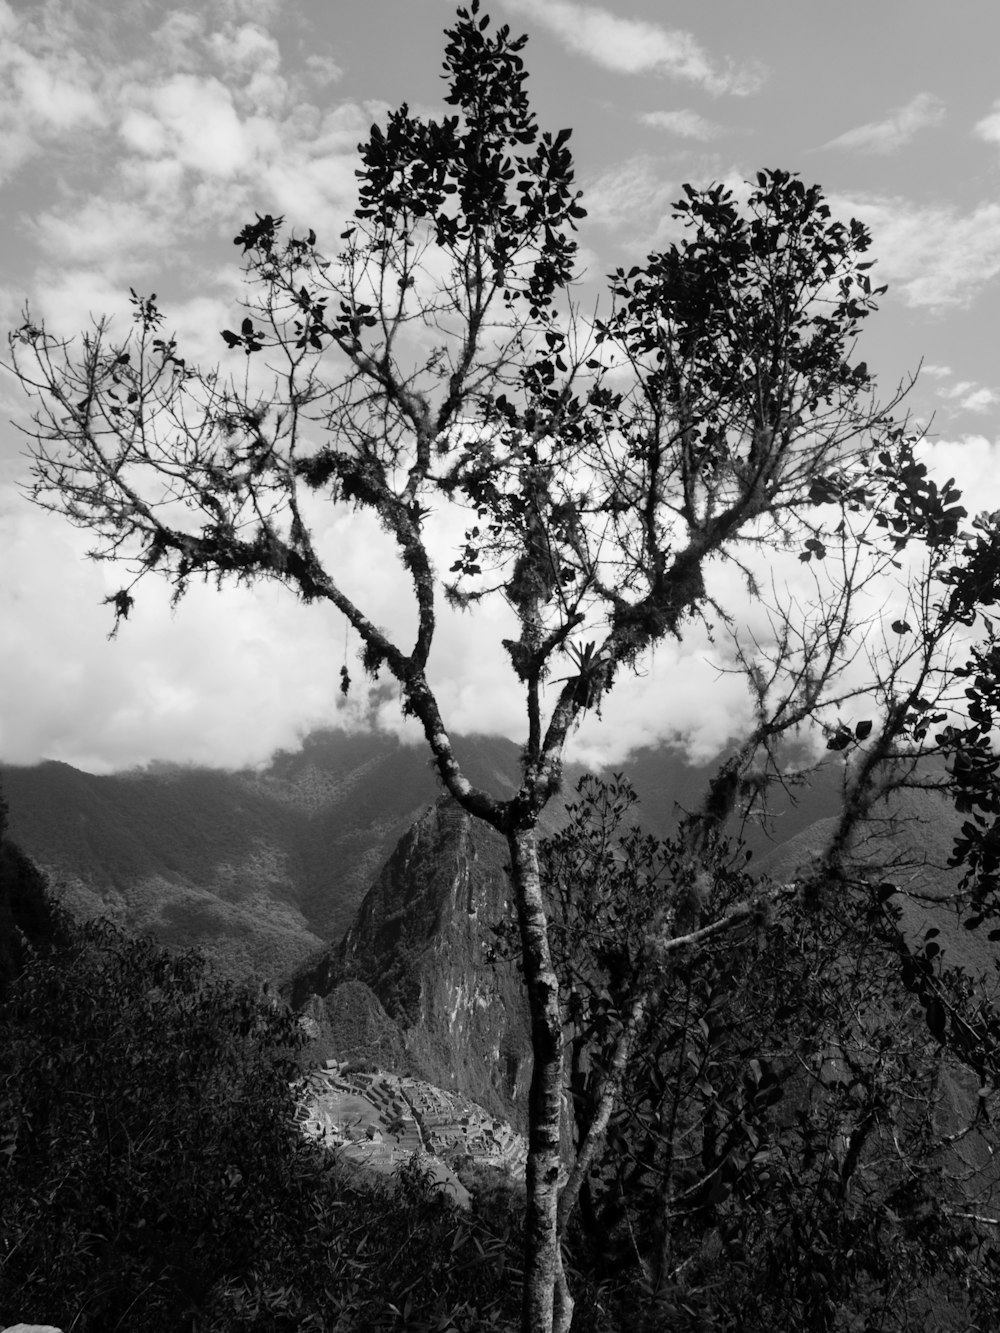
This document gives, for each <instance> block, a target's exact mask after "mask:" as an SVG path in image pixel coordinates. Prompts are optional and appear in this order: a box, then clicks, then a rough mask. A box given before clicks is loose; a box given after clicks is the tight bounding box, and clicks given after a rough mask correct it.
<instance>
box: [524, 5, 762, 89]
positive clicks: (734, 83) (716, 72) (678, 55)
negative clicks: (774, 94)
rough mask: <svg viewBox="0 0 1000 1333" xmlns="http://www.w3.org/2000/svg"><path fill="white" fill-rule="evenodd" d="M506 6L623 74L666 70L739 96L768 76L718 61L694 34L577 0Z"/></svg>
mask: <svg viewBox="0 0 1000 1333" xmlns="http://www.w3.org/2000/svg"><path fill="white" fill-rule="evenodd" d="M504 5H505V7H506V8H507V9H511V10H514V11H515V12H517V13H519V14H527V15H528V16H529V17H530V18H531V19H532V21H533V22H535V23H537V24H538V26H539V27H542V28H547V29H548V30H549V31H550V32H552V33H554V34H555V36H556V37H558V38H559V39H560V41H562V42H563V43H564V44H565V45H566V46H567V47H568V48H569V49H570V50H571V51H575V52H576V53H577V54H578V55H582V56H586V57H587V58H588V59H590V60H593V61H594V62H595V63H596V64H598V65H603V66H604V67H605V69H610V70H614V71H615V72H616V73H619V74H647V73H648V74H663V75H666V76H668V77H671V78H677V79H684V80H686V81H688V82H690V83H697V84H699V85H700V86H701V87H702V88H705V89H706V90H707V91H708V92H711V93H731V94H733V95H735V96H743V95H746V94H748V93H754V92H756V91H757V90H758V88H759V87H760V86H761V84H762V83H763V81H764V74H763V70H762V69H761V68H760V67H758V66H744V67H743V68H741V69H740V68H736V67H735V66H733V65H732V64H731V63H728V64H727V63H725V62H723V63H722V64H721V65H720V63H719V62H717V61H715V60H713V58H712V57H711V56H710V55H709V53H708V52H707V51H705V49H704V48H703V47H702V46H701V45H700V43H699V42H698V41H697V40H696V39H695V38H694V37H693V36H692V35H691V33H689V32H683V31H681V30H679V29H671V28H663V27H660V25H659V24H656V23H647V22H645V21H643V20H641V19H628V18H621V17H620V16H619V15H617V14H613V13H612V12H611V11H610V10H607V9H600V8H598V7H597V6H594V5H581V4H577V3H576V0H504Z"/></svg>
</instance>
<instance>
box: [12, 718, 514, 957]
mask: <svg viewBox="0 0 1000 1333" xmlns="http://www.w3.org/2000/svg"><path fill="white" fill-rule="evenodd" d="M456 749H457V751H458V753H459V755H460V756H461V759H462V762H463V764H464V766H465V768H466V771H467V772H468V774H469V776H470V778H471V779H472V781H473V782H475V783H477V784H480V785H483V786H486V787H488V788H489V789H491V790H493V791H495V792H497V793H498V794H504V793H505V792H507V791H510V790H512V789H513V786H514V783H515V781H516V778H517V758H518V750H517V747H516V746H515V745H513V744H512V743H511V742H509V741H505V740H502V739H498V738H484V737H476V736H471V737H464V738H459V739H458V740H457V741H456ZM0 784H2V786H3V789H4V790H5V792H6V794H7V799H8V803H9V806H10V833H11V837H12V838H13V839H14V841H16V842H17V843H18V844H19V846H21V847H22V848H23V849H24V852H25V853H26V854H27V855H28V856H29V857H30V858H31V859H32V860H33V861H34V862H35V863H36V864H37V865H39V866H40V867H41V868H42V869H43V870H44V871H45V872H46V873H47V874H48V875H49V876H50V878H51V879H52V881H53V882H54V883H55V884H56V886H57V888H58V892H59V896H60V897H61V898H62V899H63V901H64V902H65V903H66V905H67V906H68V907H69V908H70V909H71V910H73V911H74V912H76V913H78V914H84V915H93V914H98V913H99V914H104V915H110V916H112V917H113V918H115V919H116V920H118V921H119V922H120V923H121V924H123V925H125V926H127V927H128V928H129V929H132V930H136V931H149V932H151V933H152V934H153V935H154V936H155V937H156V938H157V939H158V940H159V941H160V942H161V943H164V944H171V945H176V946H180V947H188V946H191V945H198V946H200V947H202V948H204V949H205V950H206V952H208V953H209V954H210V955H212V956H213V957H214V959H215V961H216V962H217V963H218V964H219V965H220V966H221V967H222V968H223V969H224V970H225V971H227V972H229V973H230V974H233V975H247V974H256V975H260V976H267V977H272V978H278V977H287V976H288V975H289V974H290V973H291V972H292V971H293V970H294V968H295V967H296V966H298V965H299V964H300V963H301V962H302V961H303V960H304V959H305V958H307V957H308V956H309V955H311V954H313V953H315V952H317V951H318V950H320V949H321V948H323V947H324V946H325V945H326V944H327V943H328V942H329V941H330V940H333V939H338V938H339V937H340V936H341V935H342V934H343V932H344V931H345V930H346V929H347V927H348V925H349V924H350V923H351V920H352V918H353V916H354V912H355V910H356V908H357V906H358V904H359V903H360V901H361V899H362V897H363V895H364V893H365V891H366V890H367V889H368V887H369V886H370V884H371V882H372V880H373V879H374V877H375V876H376V874H377V873H378V871H379V869H380V868H381V866H382V864H383V863H384V861H385V860H386V858H387V857H388V856H389V855H390V853H391V852H392V849H393V847H394V846H395V844H396V842H397V841H398V840H399V838H400V837H401V836H402V835H403V834H404V833H405V832H406V830H407V829H408V828H409V827H410V825H411V824H412V823H413V821H414V820H415V819H416V818H417V816H418V815H419V814H420V812H421V811H422V810H423V809H425V808H426V807H427V806H428V805H429V804H430V803H432V802H433V801H434V800H435V798H436V797H437V795H438V794H439V792H440V786H439V783H438V781H437V778H436V776H435V774H434V773H433V771H432V769H431V766H430V763H429V760H428V758H427V753H426V750H425V749H424V748H422V747H415V746H407V745H403V744H401V743H400V742H399V741H398V740H397V739H396V738H395V737H393V736H390V735H387V734H384V733H371V734H365V735H348V734H346V733H344V732H339V731H320V732H315V733H313V734H312V735H310V736H309V737H307V738H306V740H305V741H304V742H303V745H302V748H301V750H298V751H295V752H281V753H279V754H277V755H275V756H274V758H273V759H272V760H271V762H270V763H269V764H268V765H267V766H266V767H264V768H262V769H258V770H244V771H241V772H226V771H222V770H216V769H206V768H194V767H178V766H172V765H162V764H155V765H151V766H150V767H148V768H144V769H138V770H135V771H132V772H128V773H116V774H110V775H107V776H97V775H94V774H91V773H83V772H80V771H79V770H77V769H74V768H72V767H71V766H70V765H68V764H63V763H57V762H47V763H42V764H38V765H35V766H32V767H15V766H10V765H3V766H0Z"/></svg>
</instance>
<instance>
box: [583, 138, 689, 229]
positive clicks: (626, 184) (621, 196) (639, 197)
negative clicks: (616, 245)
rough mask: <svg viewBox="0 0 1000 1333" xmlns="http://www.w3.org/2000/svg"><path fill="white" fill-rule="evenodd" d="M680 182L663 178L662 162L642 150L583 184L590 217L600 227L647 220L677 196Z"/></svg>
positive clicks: (666, 207) (645, 221)
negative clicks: (641, 152)
mask: <svg viewBox="0 0 1000 1333" xmlns="http://www.w3.org/2000/svg"><path fill="white" fill-rule="evenodd" d="M676 195H677V185H676V184H674V183H667V182H665V181H664V178H663V170H662V163H660V162H659V161H658V160H657V159H655V158H652V157H647V156H645V155H643V154H639V155H637V156H635V157H629V158H626V159H625V160H624V161H623V162H620V163H619V164H618V165H617V166H614V167H612V168H611V169H610V170H608V171H604V172H602V173H601V174H600V175H599V176H597V177H595V178H592V179H591V180H589V181H586V182H585V184H584V192H583V203H584V206H585V207H586V209H587V221H588V223H590V224H596V225H597V226H601V227H609V228H618V227H620V226H622V225H630V224H631V225H634V224H636V223H639V224H642V223H647V222H649V221H650V220H651V219H653V218H657V217H659V216H660V215H661V214H663V213H664V212H665V211H667V210H668V209H669V207H670V203H671V200H673V199H674V198H676Z"/></svg>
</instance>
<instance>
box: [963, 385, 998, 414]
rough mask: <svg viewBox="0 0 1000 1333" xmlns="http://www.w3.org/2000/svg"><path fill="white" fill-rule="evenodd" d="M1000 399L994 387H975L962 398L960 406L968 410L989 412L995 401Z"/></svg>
mask: <svg viewBox="0 0 1000 1333" xmlns="http://www.w3.org/2000/svg"><path fill="white" fill-rule="evenodd" d="M998 401H1000V399H998V397H997V395H996V394H995V393H994V392H993V390H992V389H986V388H979V389H973V390H972V392H971V393H969V394H966V395H965V397H964V398H963V399H962V401H961V404H960V406H962V407H964V408H965V410H966V411H967V412H988V411H989V409H990V408H991V407H992V406H993V405H994V403H996V402H998Z"/></svg>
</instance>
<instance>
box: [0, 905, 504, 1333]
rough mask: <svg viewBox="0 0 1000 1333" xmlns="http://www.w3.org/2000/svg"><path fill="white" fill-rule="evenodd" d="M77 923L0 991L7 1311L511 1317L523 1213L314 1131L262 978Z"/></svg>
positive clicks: (210, 1332)
mask: <svg viewBox="0 0 1000 1333" xmlns="http://www.w3.org/2000/svg"><path fill="white" fill-rule="evenodd" d="M69 933H70V942H69V944H68V945H66V946H65V947H64V948H62V949H57V950H55V951H53V952H51V953H50V954H49V955H48V956H36V957H35V958H34V959H33V960H32V961H31V962H30V963H29V965H28V966H27V967H26V969H25V970H24V972H23V973H22V975H21V976H20V978H19V979H18V980H17V981H16V982H15V983H14V985H13V986H12V988H11V990H10V993H9V994H8V996H7V999H6V1001H5V1003H4V1004H3V1007H2V1009H0V1126H2V1132H0V1194H2V1196H3V1200H4V1206H3V1232H2V1236H0V1324H4V1325H6V1324H7V1323H12V1322H16V1321H17V1320H18V1319H25V1318H28V1317H30V1318H31V1319H34V1320H42V1321H45V1322H51V1323H53V1324H56V1325H58V1326H59V1327H61V1328H64V1329H66V1330H70V1329H72V1330H74V1333H88V1331H89V1330H94V1331H97V1330H99V1331H100V1333H113V1330H115V1329H122V1330H126V1329H128V1330H142V1331H143V1333H160V1330H163V1333H167V1330H170V1331H171V1333H174V1331H176V1330H182V1329H183V1330H191V1333H223V1331H225V1333H230V1330H238V1329H249V1328H255V1329H261V1328H266V1329H269V1330H282V1329H288V1330H293V1329H294V1330H296V1331H297V1333H298V1330H308V1329H316V1330H319V1329H324V1330H325V1329H330V1328H337V1329H342V1330H352V1329H358V1330H360V1329H382V1328H385V1329H389V1328H392V1329H403V1328H407V1329H414V1330H416V1329H431V1328H434V1329H441V1330H444V1329H448V1328H454V1329H473V1328H481V1327H490V1326H491V1325H492V1324H494V1323H495V1324H496V1326H498V1327H499V1326H502V1324H501V1323H500V1320H501V1317H502V1316H503V1315H504V1313H505V1306H506V1305H507V1303H508V1301H509V1300H510V1293H511V1291H512V1289H514V1288H516V1284H515V1283H511V1280H510V1278H511V1275H510V1273H509V1272H508V1270H507V1264H506V1259H505V1255H506V1254H507V1253H508V1252H509V1251H510V1252H512V1242H511V1241H510V1237H511V1235H516V1224H515V1223H514V1222H512V1220H511V1218H510V1216H509V1212H508V1214H501V1213H500V1212H498V1211H497V1210H496V1208H493V1210H492V1212H493V1214H494V1215H495V1216H496V1217H498V1218H499V1219H500V1223H499V1229H497V1228H491V1226H490V1225H488V1224H487V1223H485V1222H483V1221H482V1220H478V1219H475V1218H470V1217H468V1216H464V1215H462V1214H460V1213H457V1212H456V1211H455V1210H454V1209H452V1208H451V1206H450V1205H448V1204H447V1203H446V1202H445V1201H444V1200H442V1199H441V1198H440V1197H439V1195H436V1194H434V1192H433V1191H431V1190H430V1189H429V1188H428V1187H427V1186H426V1185H425V1184H424V1182H423V1180H422V1178H421V1175H420V1172H419V1171H417V1170H411V1171H409V1172H408V1173H406V1174H405V1175H404V1177H403V1179H402V1180H401V1181H399V1182H397V1184H396V1185H395V1186H388V1185H383V1186H377V1185H373V1183H372V1181H371V1180H370V1179H361V1178H359V1177H357V1176H356V1175H354V1174H352V1173H351V1172H350V1171H347V1170H346V1169H345V1168H344V1166H342V1165H340V1164H338V1163H336V1162H335V1161H333V1160H331V1159H330V1157H329V1156H328V1155H324V1154H322V1152H321V1151H320V1150H318V1149H316V1148H315V1147H314V1146H312V1145H310V1144H308V1143H306V1142H304V1141H303V1140H302V1139H301V1138H300V1136H299V1135H298V1133H297V1131H296V1130H295V1129H294V1127H293V1123H292V1112H293V1103H292V1095H291V1092H290V1090H289V1081H290V1080H291V1079H292V1078H293V1077H294V1076H295V1074H296V1073H297V1072H298V1070H297V1064H296V1060H295V1055H296V1051H297V1050H298V1048H299V1047H300V1045H301V1037H300V1033H299V1029H298V1026H297V1024H296V1021H295V1019H294V1017H293V1016H291V1015H290V1014H289V1013H288V1012H287V1011H285V1010H284V1009H282V1008H279V1007H277V1006H275V1005H274V1004H272V1003H271V1002H270V1000H269V999H268V998H267V997H266V996H261V995H259V994H256V993H254V992H253V991H251V990H249V989H246V988H240V987H237V986H235V985H233V984H231V983H228V982H224V981H220V980H216V979H213V978H212V976H211V975H210V974H209V973H208V971H207V969H206V966H205V964H204V961H203V960H201V959H200V958H198V957H197V956H195V955H191V954H187V955H183V956H177V955H171V954H168V953H166V952H165V951H163V950H160V949H158V948H156V947H155V946H154V945H153V944H151V943H149V942H147V941H135V940H131V939H129V938H127V937H126V936H124V935H123V934H121V933H120V932H119V931H117V930H116V929H115V928H114V927H112V926H110V925H109V924H107V923H92V924H88V925H87V926H84V927H82V928H80V929H78V930H71V931H70V932H69ZM394 1307H395V1308H394ZM506 1313H510V1311H509V1310H508V1311H506Z"/></svg>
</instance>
